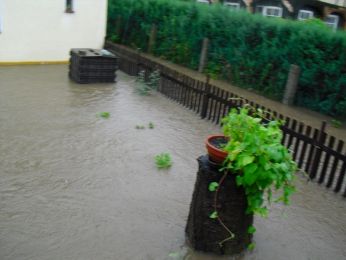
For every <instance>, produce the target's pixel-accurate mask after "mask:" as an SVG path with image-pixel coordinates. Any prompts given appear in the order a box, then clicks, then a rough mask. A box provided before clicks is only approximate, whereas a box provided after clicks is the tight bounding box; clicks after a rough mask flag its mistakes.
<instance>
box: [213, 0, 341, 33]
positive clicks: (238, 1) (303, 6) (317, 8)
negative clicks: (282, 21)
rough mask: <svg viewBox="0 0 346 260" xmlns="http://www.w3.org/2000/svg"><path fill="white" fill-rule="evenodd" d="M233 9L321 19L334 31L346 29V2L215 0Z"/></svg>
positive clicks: (326, 0) (336, 0)
mask: <svg viewBox="0 0 346 260" xmlns="http://www.w3.org/2000/svg"><path fill="white" fill-rule="evenodd" d="M213 2H214V3H216V2H221V3H222V4H224V5H225V6H228V7H230V8H232V9H236V10H238V9H241V8H244V9H247V10H248V11H249V12H251V13H258V14H262V15H263V16H268V17H282V18H288V19H296V20H307V19H311V18H319V19H321V20H323V21H325V23H326V24H327V25H328V26H330V27H331V28H332V29H334V30H336V29H346V0H219V1H217V0H214V1H213Z"/></svg>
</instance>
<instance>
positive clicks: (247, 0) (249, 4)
mask: <svg viewBox="0 0 346 260" xmlns="http://www.w3.org/2000/svg"><path fill="white" fill-rule="evenodd" d="M243 2H244V4H245V6H246V10H247V11H248V12H249V13H253V12H254V11H253V5H252V3H253V0H243Z"/></svg>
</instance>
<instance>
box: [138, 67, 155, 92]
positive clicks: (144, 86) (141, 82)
mask: <svg viewBox="0 0 346 260" xmlns="http://www.w3.org/2000/svg"><path fill="white" fill-rule="evenodd" d="M136 81H137V92H138V93H139V94H140V95H143V96H147V95H149V94H150V92H151V91H152V90H157V88H158V86H159V82H160V71H158V70H154V71H153V72H152V73H150V74H149V76H148V80H146V72H145V70H141V71H140V72H139V73H138V76H137V79H136Z"/></svg>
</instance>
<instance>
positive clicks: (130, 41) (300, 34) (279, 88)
mask: <svg viewBox="0 0 346 260" xmlns="http://www.w3.org/2000/svg"><path fill="white" fill-rule="evenodd" d="M152 24H156V25H157V39H156V45H155V49H154V54H155V55H156V56H159V57H162V58H165V59H167V60H170V61H173V62H175V63H178V64H181V65H184V66H187V67H189V68H192V69H197V67H198V61H199V54H200V49H201V45H202V41H203V38H204V37H208V38H209V39H210V45H209V52H208V65H207V68H206V72H208V73H210V74H211V75H212V76H213V77H217V78H222V79H226V80H229V81H231V82H232V83H233V84H235V85H237V86H241V87H245V88H251V89H253V90H255V91H257V92H259V93H262V94H264V95H266V96H268V97H271V98H274V99H278V100H280V99H282V96H283V92H284V87H285V83H286V80H287V75H288V70H289V66H290V64H297V65H299V66H300V67H301V70H302V74H301V77H300V80H299V91H298V95H297V98H296V104H297V105H301V106H305V107H308V108H310V109H313V110H316V111H319V112H322V113H325V114H329V115H333V116H346V33H345V32H336V33H334V32H332V31H331V30H330V29H329V28H327V27H325V28H324V27H323V26H321V25H320V24H315V23H311V22H308V23H307V22H296V21H289V20H285V19H280V18H265V17H261V16H258V15H253V14H248V13H246V12H242V11H238V12H235V11H231V10H229V9H227V8H225V7H223V6H221V5H212V6H209V5H204V4H198V3H194V2H188V1H178V0H109V9H108V29H107V37H108V39H111V40H112V41H115V42H118V43H122V44H125V45H128V46H131V47H134V48H141V49H142V50H144V51H145V50H147V47H148V46H147V44H148V38H149V34H150V30H151V26H152Z"/></svg>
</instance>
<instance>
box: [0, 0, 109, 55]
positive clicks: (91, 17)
mask: <svg viewBox="0 0 346 260" xmlns="http://www.w3.org/2000/svg"><path fill="white" fill-rule="evenodd" d="M65 4H66V0H0V23H1V25H0V30H1V31H0V62H17V61H18V62H20V61H64V60H68V57H69V50H70V49H71V48H102V46H103V42H104V37H105V34H106V20H107V0H73V10H74V13H72V14H70V13H65Z"/></svg>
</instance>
